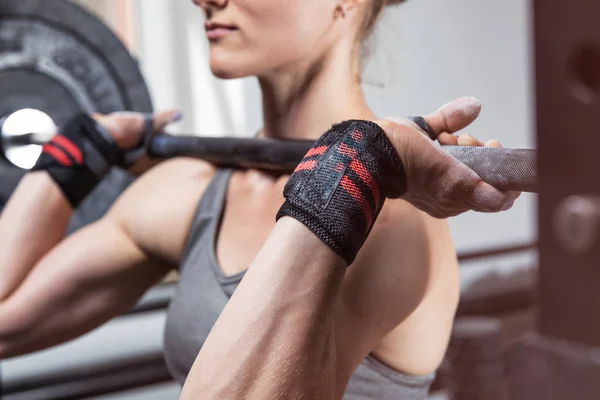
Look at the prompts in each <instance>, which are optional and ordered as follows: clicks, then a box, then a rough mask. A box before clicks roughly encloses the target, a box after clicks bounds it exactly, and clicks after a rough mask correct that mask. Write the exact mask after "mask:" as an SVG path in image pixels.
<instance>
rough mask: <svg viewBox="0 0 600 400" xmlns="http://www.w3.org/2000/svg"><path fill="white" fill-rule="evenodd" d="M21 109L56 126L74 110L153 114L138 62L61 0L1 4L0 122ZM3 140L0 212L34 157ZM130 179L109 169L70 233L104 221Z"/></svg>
mask: <svg viewBox="0 0 600 400" xmlns="http://www.w3.org/2000/svg"><path fill="white" fill-rule="evenodd" d="M24 109H34V110H39V111H41V112H43V113H44V114H46V115H47V116H48V117H49V118H50V120H51V121H52V123H54V124H55V125H57V126H60V125H61V124H62V123H64V122H65V121H66V120H67V119H68V118H69V117H71V116H72V115H74V114H76V113H78V112H100V113H111V112H114V111H122V110H130V111H138V112H144V113H147V112H152V102H151V99H150V95H149V92H148V89H147V87H146V84H145V82H144V79H143V77H142V74H141V72H140V70H139V67H138V65H137V62H136V60H135V59H134V58H133V57H132V56H131V55H130V54H129V52H128V51H127V49H126V48H125V46H124V45H123V44H122V43H121V41H120V40H119V39H118V38H117V37H116V36H115V35H114V33H113V32H112V31H111V30H110V29H109V28H108V27H107V26H106V25H104V24H103V23H102V22H100V21H99V20H98V19H97V18H96V17H95V16H93V15H92V14H90V13H88V12H87V11H85V10H84V9H82V8H81V7H79V6H77V5H75V4H74V3H71V2H70V1H66V0H0V123H10V121H7V118H9V117H10V116H11V115H12V114H14V113H15V112H18V111H20V110H24ZM17 116H18V114H17ZM13 117H14V116H13ZM38 117H39V114H38ZM40 118H43V117H40ZM33 122H34V121H33ZM38 122H39V121H38ZM46 122H48V121H46ZM9 125H10V124H9ZM11 130H12V128H11ZM13 133H14V132H13ZM21 133H22V132H21ZM28 133H30V132H28ZM7 136H8V135H6V132H5V133H4V135H3V136H2V140H0V145H1V146H0V209H1V208H2V207H3V206H4V204H5V203H6V201H7V200H8V198H9V197H10V195H11V193H12V192H13V191H14V189H15V187H16V185H17V184H18V182H19V180H20V178H21V177H22V176H23V175H24V174H25V170H24V169H22V168H27V167H29V166H31V165H33V164H34V163H35V160H36V159H37V156H39V152H40V146H39V145H36V144H26V145H25V146H22V145H18V143H17V144H16V145H15V143H9V140H8V139H7ZM33 142H35V140H34V141H33ZM9 160H10V161H12V162H8V161H9ZM15 165H16V166H18V167H21V168H17V167H15ZM132 180H133V177H131V176H129V175H127V174H126V173H124V172H123V171H120V170H116V169H114V170H113V171H111V173H110V174H109V175H108V176H107V178H106V179H105V181H103V182H102V183H101V184H100V185H98V187H97V189H96V190H95V191H94V193H93V194H92V195H91V196H90V197H89V198H88V200H86V202H84V203H83V204H82V206H81V207H80V209H79V210H77V212H76V213H75V215H74V217H73V221H72V225H71V228H70V231H72V230H75V229H77V228H78V227H79V226H82V225H83V224H86V223H89V222H92V221H93V220H95V219H97V218H98V217H99V216H100V215H102V214H103V213H104V212H105V211H106V209H107V208H108V207H109V206H110V204H112V202H113V201H114V199H116V197H117V196H118V195H119V194H120V193H121V191H122V190H123V189H124V188H125V187H127V185H129V183H131V181H132ZM98 207H99V208H98Z"/></svg>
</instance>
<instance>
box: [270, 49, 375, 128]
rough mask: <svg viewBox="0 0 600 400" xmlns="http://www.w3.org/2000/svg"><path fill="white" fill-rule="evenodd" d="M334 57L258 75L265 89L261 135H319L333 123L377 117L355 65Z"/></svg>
mask: <svg viewBox="0 0 600 400" xmlns="http://www.w3.org/2000/svg"><path fill="white" fill-rule="evenodd" d="M346 64H347V65H344V58H343V57H342V58H340V57H338V58H337V59H336V57H332V58H331V61H327V60H324V61H322V62H319V63H315V64H313V66H312V67H305V66H301V65H297V64H296V65H295V66H294V68H293V70H291V71H290V70H286V69H285V68H282V69H281V70H279V71H275V72H273V73H272V74H270V75H269V76H266V77H259V82H260V85H261V88H262V93H263V99H262V100H263V119H264V121H263V123H264V125H263V131H262V132H261V134H260V136H263V137H274V138H281V139H316V138H318V137H319V136H320V135H322V134H323V133H324V132H326V131H327V130H328V129H329V128H330V127H331V125H332V124H334V123H337V122H341V121H344V120H347V119H374V115H373V113H372V112H371V110H370V109H369V107H368V106H367V103H366V101H365V98H364V94H363V92H362V88H361V85H360V82H359V79H358V78H357V73H356V72H355V68H353V66H352V65H350V63H348V62H347V63H346Z"/></svg>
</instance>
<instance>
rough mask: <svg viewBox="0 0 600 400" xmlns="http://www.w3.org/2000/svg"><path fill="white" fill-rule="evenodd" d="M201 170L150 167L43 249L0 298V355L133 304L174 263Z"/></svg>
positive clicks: (79, 329)
mask: <svg viewBox="0 0 600 400" xmlns="http://www.w3.org/2000/svg"><path fill="white" fill-rule="evenodd" d="M194 166H195V169H194ZM198 168H200V169H198ZM201 171H207V170H206V166H202V165H200V166H198V164H197V163H191V164H189V161H187V162H186V161H182V162H176V161H168V162H165V163H163V164H161V165H159V166H157V167H156V168H155V169H154V170H152V171H150V172H148V173H147V174H146V175H144V176H143V177H141V178H140V179H138V180H137V181H136V182H135V183H134V184H133V185H132V186H131V187H130V188H129V189H128V190H127V191H126V192H125V193H124V194H123V195H122V196H121V198H119V200H117V202H116V203H115V205H114V206H113V208H112V209H111V210H110V211H109V212H108V213H107V215H106V216H105V217H104V218H103V219H101V220H100V221H98V222H96V223H94V224H92V225H89V226H87V227H84V228H82V229H80V230H79V231H77V232H75V233H74V234H72V235H71V236H69V237H68V238H66V239H65V240H63V241H62V242H61V243H59V244H58V245H57V246H56V247H55V248H54V249H52V250H51V251H50V252H49V253H48V254H46V256H44V257H43V258H42V259H41V260H40V261H39V262H38V264H37V265H36V266H35V267H34V268H33V269H32V271H31V273H30V274H29V276H27V278H26V279H25V280H24V282H23V283H22V285H21V286H20V287H19V288H18V289H17V290H16V291H15V292H14V293H13V294H12V295H11V296H10V297H9V298H8V299H6V300H5V301H4V302H2V303H0V358H3V357H7V356H10V355H15V354H22V353H25V352H31V351H35V350H38V349H40V348H45V347H48V346H52V345H55V344H59V343H62V342H64V341H66V340H69V339H72V338H75V337H77V336H80V335H82V334H84V333H86V332H88V331H89V330H91V329H93V328H95V327H97V326H99V325H101V324H102V323H104V322H106V321H108V320H110V319H111V318H113V317H114V316H116V315H118V314H120V313H123V312H126V311H127V310H128V309H129V308H130V307H132V306H133V305H134V304H135V303H136V301H137V300H138V299H139V298H140V297H141V296H142V295H143V294H144V292H145V291H146V290H148V289H149V288H150V287H151V286H153V285H154V284H156V283H157V282H158V281H159V280H160V279H161V278H162V277H164V276H165V275H166V274H167V273H168V272H169V270H170V267H173V266H174V265H173V263H172V262H171V261H175V260H174V259H175V258H176V257H177V252H178V251H179V250H180V249H181V248H183V243H184V241H185V237H186V232H185V229H186V223H188V221H191V219H192V218H193V211H194V207H193V204H194V202H197V200H198V198H199V196H200V195H201V193H202V191H203V187H202V182H204V181H205V180H206V179H205V178H206V177H207V176H208V175H205V174H203V173H201ZM191 176H197V177H199V182H196V183H197V185H196V186H195V187H193V188H190V187H189V185H190V177H191ZM186 184H187V185H188V187H186ZM177 191H179V192H180V193H177ZM186 202H188V203H189V204H190V206H186ZM152 246H155V247H157V248H158V249H156V248H149V247H152ZM161 246H162V247H161ZM171 256H172V257H173V259H171ZM7 349H8V350H7ZM3 350H4V351H3Z"/></svg>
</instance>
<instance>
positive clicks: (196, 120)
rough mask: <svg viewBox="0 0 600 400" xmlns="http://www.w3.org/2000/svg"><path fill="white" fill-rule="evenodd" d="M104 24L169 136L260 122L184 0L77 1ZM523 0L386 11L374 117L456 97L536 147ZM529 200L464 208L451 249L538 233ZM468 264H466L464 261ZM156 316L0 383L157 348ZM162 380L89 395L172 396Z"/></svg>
mask: <svg viewBox="0 0 600 400" xmlns="http://www.w3.org/2000/svg"><path fill="white" fill-rule="evenodd" d="M77 3H80V4H81V5H83V6H84V7H86V8H88V9H89V10H90V11H91V12H92V13H94V14H96V15H97V16H98V17H99V18H101V19H102V20H103V21H105V22H106V24H108V25H109V26H110V27H111V28H112V29H113V30H114V31H115V32H116V33H117V35H118V36H119V37H120V38H121V40H123V42H124V43H126V44H127V46H128V47H129V49H130V50H131V52H132V54H133V55H134V56H135V57H136V58H137V60H138V61H139V64H140V67H141V69H142V71H143V74H144V76H145V78H146V81H147V85H148V86H149V88H150V92H151V95H152V98H153V102H154V108H155V109H164V108H171V107H176V108H179V109H181V110H182V111H183V113H184V115H185V120H184V121H183V122H181V123H179V124H178V125H176V126H174V127H173V129H172V133H181V134H204V135H211V136H250V135H253V134H254V133H255V132H256V131H257V130H258V129H259V128H260V127H261V121H262V119H261V108H260V96H259V88H258V85H257V83H256V81H255V80H254V79H250V78H248V79H239V80H231V81H222V80H218V79H216V78H214V77H213V76H212V74H211V73H210V70H209V67H208V62H207V54H208V51H207V49H208V48H207V42H206V40H205V33H204V27H203V16H202V13H201V11H200V10H199V9H198V8H197V7H195V6H194V5H193V3H192V2H191V1H190V0H143V1H142V0H79V1H77ZM530 30H531V23H530V10H529V2H527V1H521V0H505V1H496V0H478V1H473V0H454V1H451V2H450V1H446V0H418V1H409V2H407V3H406V4H405V5H402V6H399V7H390V8H388V10H387V11H386V12H385V15H384V17H383V19H382V21H381V22H380V24H379V26H378V30H377V31H376V32H375V34H374V35H373V37H372V39H371V45H370V46H371V47H370V48H371V52H370V56H369V58H368V59H367V60H365V62H366V72H365V76H364V87H365V91H366V93H367V98H368V101H369V103H370V104H371V106H372V107H373V109H374V110H375V112H376V114H378V115H379V116H381V117H386V116H405V115H419V114H424V113H428V112H430V111H432V110H434V109H436V108H437V107H439V106H440V105H442V104H444V103H446V102H447V101H449V100H451V99H453V98H456V97H460V96H465V95H471V96H476V97H477V98H478V99H479V100H480V101H481V102H482V104H483V112H482V114H481V117H480V118H479V119H478V120H477V122H476V123H475V124H473V126H472V128H470V129H469V133H471V134H472V135H474V136H475V137H477V138H478V139H480V140H487V139H491V138H495V139H498V140H499V141H500V142H501V143H502V144H503V145H504V146H506V147H511V148H519V147H527V148H530V147H535V145H536V144H535V143H534V126H533V124H534V120H533V113H532V111H533V96H532V84H533V82H532V62H531V43H530V36H531V35H530ZM535 202H536V198H535V196H533V195H523V196H522V198H521V199H520V201H518V202H517V204H516V205H515V207H514V209H513V210H511V211H509V212H506V213H502V214H499V215H482V214H476V213H469V214H466V215H464V216H461V217H458V218H454V219H453V220H452V221H451V228H452V233H453V236H454V240H455V243H456V247H457V249H458V251H459V252H463V253H464V252H474V251H479V250H484V249H489V248H493V247H503V246H510V245H513V244H522V243H523V244H527V243H531V242H534V241H535V239H536V220H535V219H536V205H535ZM467 264H468V265H467ZM535 266H536V256H535V252H534V251H531V250H524V251H520V252H516V253H513V254H511V255H508V256H498V257H487V258H485V259H484V260H483V261H481V260H475V261H470V262H468V263H465V267H464V268H462V272H461V274H462V275H461V278H462V283H463V291H464V293H465V296H475V297H476V296H477V295H478V293H489V292H490V291H492V292H499V293H501V292H503V291H506V290H508V288H511V289H514V288H515V287H516V286H519V285H521V286H527V285H528V284H529V283H530V280H531V279H532V274H531V271H532V270H533V269H534V268H535ZM163 328H164V312H163V311H156V312H150V313H144V314H143V315H138V316H136V315H134V316H130V317H127V318H118V319H115V320H114V321H112V322H111V323H109V324H108V325H106V326H104V327H102V328H100V329H98V330H96V331H94V332H92V333H90V334H88V335H86V336H85V337H83V338H81V339H78V340H75V341H74V342H72V343H69V344H66V345H64V346H60V347H58V348H55V349H51V350H48V351H44V352H41V353H39V354H35V355H32V356H27V357H22V358H19V359H15V360H10V361H6V362H3V363H2V370H1V371H2V372H1V373H2V379H3V380H4V381H10V380H18V379H22V378H23V377H34V376H44V374H46V373H48V372H49V371H56V370H61V369H62V370H69V369H73V368H75V369H85V368H87V366H89V365H91V364H97V363H99V362H100V363H101V362H109V361H110V362H112V361H114V360H119V359H126V358H128V357H131V356H132V355H133V356H135V355H136V354H145V353H146V352H148V351H154V350H157V349H160V348H161V347H162V334H163ZM178 390H179V389H178V387H177V386H175V385H172V384H161V385H158V386H151V387H149V388H144V389H141V390H133V391H127V392H124V393H123V394H122V395H109V396H104V397H96V398H98V399H100V398H102V399H104V398H106V399H108V398H110V399H121V398H123V399H140V400H141V399H175V398H177V395H178Z"/></svg>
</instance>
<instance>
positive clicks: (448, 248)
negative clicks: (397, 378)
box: [336, 201, 457, 373]
mask: <svg viewBox="0 0 600 400" xmlns="http://www.w3.org/2000/svg"><path fill="white" fill-rule="evenodd" d="M386 207H387V208H388V209H387V210H385V209H384V211H383V212H382V215H381V216H380V219H379V220H378V223H377V224H376V225H375V227H374V228H373V231H372V232H371V234H370V236H369V239H368V240H367V242H366V243H365V245H364V246H363V249H362V250H361V252H360V253H359V255H358V257H357V260H356V262H355V264H353V265H351V266H350V267H349V269H348V272H347V274H346V277H345V280H344V285H343V287H342V295H341V297H340V302H339V313H338V314H339V315H338V320H337V326H336V328H338V332H337V334H336V339H337V340H338V344H339V347H338V349H339V353H340V359H341V360H345V361H342V362H344V363H345V364H346V367H345V368H346V369H349V370H350V371H346V372H349V373H351V372H352V371H353V369H354V368H356V366H357V365H358V363H360V362H361V361H362V360H363V359H364V358H365V357H366V356H367V355H368V354H369V353H371V352H373V351H374V350H375V348H377V347H379V348H381V347H382V346H383V347H386V350H385V351H386V352H387V353H389V355H390V356H394V357H395V356H396V352H395V350H397V348H400V347H402V346H403V343H401V342H406V343H409V342H411V343H413V344H414V342H412V341H409V340H405V338H406V337H407V335H409V336H411V335H413V332H414V333H415V334H416V335H419V334H420V333H419V332H421V334H422V333H423V328H424V325H425V324H423V323H422V321H423V318H421V317H420V316H419V315H421V314H427V313H423V312H421V309H422V308H423V307H424V306H427V305H429V304H430V303H432V300H433V298H432V297H435V296H437V294H438V292H441V291H445V290H446V289H445V288H444V286H446V285H445V283H442V282H441V281H443V280H446V281H447V283H448V285H450V284H452V285H454V283H455V282H454V280H452V282H450V279H449V278H448V277H449V276H451V275H456V274H457V269H456V258H455V256H454V253H453V246H452V242H451V238H450V236H449V232H448V230H447V226H446V225H447V223H446V222H445V221H442V220H435V221H434V220H433V219H432V218H430V217H428V216H425V215H424V214H423V213H421V212H419V211H418V210H416V209H414V208H413V207H411V206H410V205H408V204H407V203H404V202H401V201H397V202H389V204H386ZM442 264H443V265H442ZM438 297H439V296H438ZM437 300H439V298H438V299H436V301H437ZM451 300H452V299H451V298H447V301H445V303H444V304H445V305H444V307H445V306H446V305H447V306H448V310H449V314H451V315H453V312H454V309H453V308H452V307H453V306H452V301H451ZM423 311H424V310H423ZM430 311H431V310H430ZM429 315H433V313H431V312H430V313H429ZM415 317H417V319H419V321H414V320H415ZM436 318H438V317H436ZM432 329H433V330H436V329H435V328H433V327H432ZM396 331H397V334H396V333H395V334H394V337H390V340H388V337H389V335H390V333H392V332H396ZM425 331H428V328H425ZM440 334H441V335H442V333H440ZM384 339H385V340H384ZM385 361H386V362H387V361H390V360H385ZM401 361H403V362H404V361H408V363H407V368H410V366H409V365H408V364H409V363H410V361H411V360H404V359H402V360H401ZM389 364H392V365H395V364H396V363H391V362H390V363H389ZM398 364H399V365H400V364H402V363H398ZM408 372H410V371H408Z"/></svg>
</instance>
